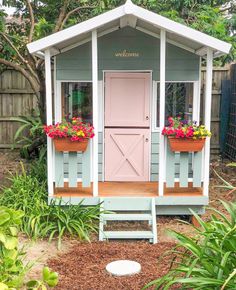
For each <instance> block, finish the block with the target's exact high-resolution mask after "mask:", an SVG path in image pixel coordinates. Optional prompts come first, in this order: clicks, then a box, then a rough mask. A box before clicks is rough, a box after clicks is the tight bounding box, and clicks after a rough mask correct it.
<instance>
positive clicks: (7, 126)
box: [0, 69, 37, 149]
mask: <svg viewBox="0 0 236 290" xmlns="http://www.w3.org/2000/svg"><path fill="white" fill-rule="evenodd" d="M36 107H37V99H36V96H35V95H34V93H33V91H32V89H31V87H30V84H29V82H28V81H27V80H26V79H25V77H24V76H22V75H21V74H20V73H19V72H17V71H14V70H12V69H8V70H5V71H4V72H2V73H1V74H0V148H1V149H9V148H12V146H13V144H14V136H15V133H16V131H17V129H18V128H19V126H20V124H19V123H18V122H15V121H12V120H11V118H12V117H19V116H23V115H30V114H31V111H32V109H35V108H36ZM16 147H18V146H16Z"/></svg>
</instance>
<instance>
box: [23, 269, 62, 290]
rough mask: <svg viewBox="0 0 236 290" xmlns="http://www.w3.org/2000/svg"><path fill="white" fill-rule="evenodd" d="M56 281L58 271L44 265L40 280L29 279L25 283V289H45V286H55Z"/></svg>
mask: <svg viewBox="0 0 236 290" xmlns="http://www.w3.org/2000/svg"><path fill="white" fill-rule="evenodd" d="M57 283H58V273H56V272H52V271H51V270H50V269H49V268H48V267H44V268H43V271H42V279H41V280H31V281H29V282H27V283H26V287H27V290H47V286H49V287H55V286H56V285H57Z"/></svg>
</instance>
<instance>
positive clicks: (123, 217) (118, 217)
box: [101, 213, 152, 221]
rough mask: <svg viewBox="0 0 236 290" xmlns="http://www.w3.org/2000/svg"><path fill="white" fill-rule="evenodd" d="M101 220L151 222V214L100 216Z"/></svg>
mask: <svg viewBox="0 0 236 290" xmlns="http://www.w3.org/2000/svg"><path fill="white" fill-rule="evenodd" d="M101 218H102V219H103V220H104V221H151V220H152V215H151V214H127V213H124V214H121V213H117V214H116V213H115V214H102V215H101Z"/></svg>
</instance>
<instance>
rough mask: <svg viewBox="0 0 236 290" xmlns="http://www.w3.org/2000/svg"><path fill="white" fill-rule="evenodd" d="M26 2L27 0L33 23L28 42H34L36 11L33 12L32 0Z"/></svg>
mask: <svg viewBox="0 0 236 290" xmlns="http://www.w3.org/2000/svg"><path fill="white" fill-rule="evenodd" d="M25 2H26V5H27V7H28V10H29V15H30V23H31V26H30V32H29V37H28V42H32V39H33V35H34V26H35V20H34V12H33V8H32V5H31V3H30V0H25Z"/></svg>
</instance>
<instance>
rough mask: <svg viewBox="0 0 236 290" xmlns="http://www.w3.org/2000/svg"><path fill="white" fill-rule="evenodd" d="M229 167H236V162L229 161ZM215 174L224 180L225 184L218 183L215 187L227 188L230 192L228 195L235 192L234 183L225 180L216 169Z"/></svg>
mask: <svg viewBox="0 0 236 290" xmlns="http://www.w3.org/2000/svg"><path fill="white" fill-rule="evenodd" d="M227 167H236V163H235V162H233V163H229V164H227ZM213 171H214V173H215V175H216V176H217V177H218V178H219V179H220V180H221V181H222V183H223V185H217V186H215V188H223V189H226V190H229V192H228V194H227V195H228V196H229V195H231V194H232V193H235V191H236V186H234V185H233V184H231V183H230V182H228V181H227V180H225V179H224V178H223V177H222V176H220V174H219V173H218V172H217V171H216V170H215V169H213Z"/></svg>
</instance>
